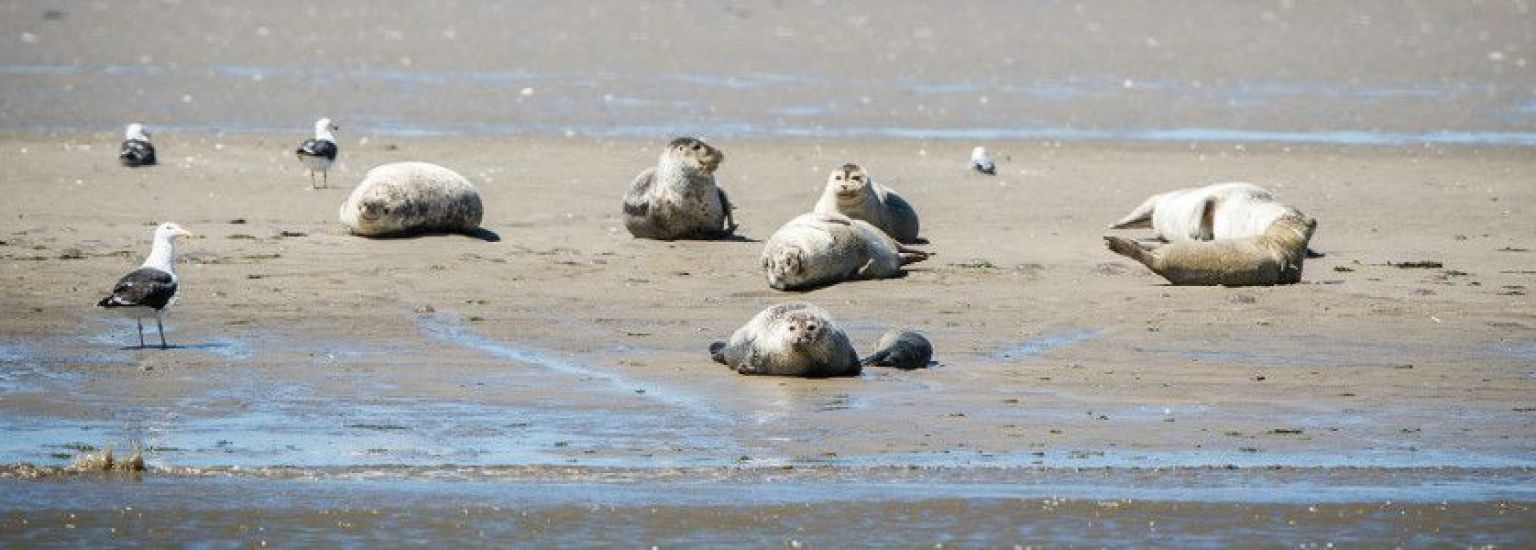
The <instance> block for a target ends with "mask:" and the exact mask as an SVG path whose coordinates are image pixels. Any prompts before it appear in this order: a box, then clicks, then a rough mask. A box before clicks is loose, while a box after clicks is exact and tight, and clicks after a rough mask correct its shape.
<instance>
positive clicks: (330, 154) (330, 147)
mask: <svg viewBox="0 0 1536 550" xmlns="http://www.w3.org/2000/svg"><path fill="white" fill-rule="evenodd" d="M336 150H337V149H336V142H333V141H329V140H324V139H307V140H304V143H301V144H299V149H298V150H297V151H295V152H296V153H298V154H299V155H302V156H306V157H325V158H327V159H330V160H336Z"/></svg>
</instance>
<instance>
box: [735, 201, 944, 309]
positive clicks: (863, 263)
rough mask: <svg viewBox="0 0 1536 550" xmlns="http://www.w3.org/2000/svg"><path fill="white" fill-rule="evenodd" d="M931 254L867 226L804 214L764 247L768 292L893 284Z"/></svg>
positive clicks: (834, 216) (835, 216) (835, 217)
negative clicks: (846, 283)
mask: <svg viewBox="0 0 1536 550" xmlns="http://www.w3.org/2000/svg"><path fill="white" fill-rule="evenodd" d="M928 256H929V254H928V253H927V252H923V251H921V250H917V249H914V248H908V247H906V246H903V245H902V244H901V243H898V242H896V241H895V240H894V239H892V238H891V237H890V236H889V235H886V234H885V232H883V231H880V230H879V229H876V228H875V226H873V225H870V224H869V223H867V222H864V221H862V220H855V219H852V218H849V217H848V216H844V215H842V214H835V213H817V212H811V213H808V214H801V215H800V216H798V217H796V218H795V219H793V220H790V221H789V223H786V224H784V226H783V227H780V228H779V230H778V231H775V232H774V233H773V236H772V237H769V238H768V243H767V244H765V245H763V256H762V265H763V272H764V274H766V275H767V277H768V286H770V287H773V288H776V289H779V290H794V289H804V288H812V287H817V286H823V285H829V284H832V283H837V282H840V281H846V280H853V279H889V278H893V277H900V276H901V275H903V274H904V273H905V272H904V271H903V270H902V266H905V265H907V264H911V263H915V262H920V261H923V260H926V259H928Z"/></svg>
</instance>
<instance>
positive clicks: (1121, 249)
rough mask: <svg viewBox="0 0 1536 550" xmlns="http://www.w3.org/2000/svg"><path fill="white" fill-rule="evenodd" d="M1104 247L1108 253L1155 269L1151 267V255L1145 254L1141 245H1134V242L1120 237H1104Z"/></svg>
mask: <svg viewBox="0 0 1536 550" xmlns="http://www.w3.org/2000/svg"><path fill="white" fill-rule="evenodd" d="M1104 246H1107V247H1109V249H1110V251H1112V252H1114V253H1116V254H1119V255H1121V256H1125V257H1127V258H1130V259H1132V260H1136V261H1138V262H1141V263H1142V265H1145V266H1147V267H1151V268H1153V269H1156V268H1155V267H1153V265H1152V263H1153V262H1154V261H1155V258H1153V256H1152V253H1150V252H1147V250H1146V249H1145V248H1142V247H1141V245H1138V244H1136V242H1135V241H1132V240H1130V239H1124V238H1120V237H1108V236H1106V237H1104Z"/></svg>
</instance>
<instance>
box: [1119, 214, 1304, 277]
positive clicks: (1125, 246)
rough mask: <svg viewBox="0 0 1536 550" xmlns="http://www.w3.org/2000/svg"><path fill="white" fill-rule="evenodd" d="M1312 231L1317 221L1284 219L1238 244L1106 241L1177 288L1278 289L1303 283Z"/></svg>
mask: <svg viewBox="0 0 1536 550" xmlns="http://www.w3.org/2000/svg"><path fill="white" fill-rule="evenodd" d="M1213 208H1214V205H1211V204H1209V203H1208V204H1207V206H1206V208H1205V214H1204V215H1203V217H1204V218H1205V219H1206V220H1207V222H1206V224H1204V225H1206V226H1207V227H1206V229H1204V231H1209V227H1208V226H1209V220H1210V218H1211V213H1210V211H1211V210H1212V209H1213ZM1316 229H1317V221H1316V220H1313V219H1311V218H1308V217H1306V216H1302V215H1300V214H1286V215H1284V216H1280V217H1279V218H1277V219H1276V220H1275V221H1274V222H1273V223H1271V224H1270V225H1269V227H1268V229H1266V230H1265V231H1264V233H1263V234H1260V235H1257V236H1253V237H1244V238H1240V239H1216V240H1211V241H1184V242H1176V243H1170V244H1166V245H1163V246H1159V247H1157V248H1154V249H1151V250H1148V249H1145V248H1142V246H1141V245H1139V244H1137V243H1135V242H1133V241H1131V240H1130V239H1123V238H1120V237H1104V240H1105V245H1106V246H1108V247H1109V249H1110V250H1112V251H1114V252H1115V253H1117V254H1120V255H1123V256H1126V257H1128V258H1131V259H1133V260H1136V261H1138V262H1141V263H1142V264H1143V265H1146V266H1147V267H1148V268H1150V269H1151V270H1152V271H1153V272H1155V273H1157V274H1158V275H1162V276H1163V278H1165V279H1168V282H1170V283H1173V284H1175V285H1223V286H1250V285H1276V284H1291V283H1295V282H1299V281H1301V264H1302V260H1304V259H1305V258H1306V251H1307V242H1308V241H1310V240H1311V239H1312V232H1313V231H1315V230H1316Z"/></svg>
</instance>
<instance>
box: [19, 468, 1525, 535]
mask: <svg viewBox="0 0 1536 550" xmlns="http://www.w3.org/2000/svg"><path fill="white" fill-rule="evenodd" d="M994 474H996V473H994ZM1194 474H1199V475H1198V477H1196V478H1195V479H1199V480H1200V481H1198V482H1194V483H1193V485H1191V482H1190V479H1191V476H1192V475H1194ZM1418 475H1419V474H1418V473H1413V472H1409V473H1405V474H1404V475H1402V476H1400V477H1406V478H1418ZM882 476H891V474H890V473H889V472H885V473H880V472H874V473H866V474H864V475H863V476H862V477H866V478H868V477H882ZM1530 476H1531V474H1530V473H1529V472H1528V471H1525V472H1515V473H1500V472H1468V473H1467V475H1465V476H1459V477H1460V479H1455V480H1448V479H1447V476H1446V475H1444V474H1443V473H1442V474H1435V475H1433V476H1432V477H1431V479H1433V480H1434V481H1432V482H1429V483H1427V484H1425V485H1420V486H1418V488H1417V489H1408V490H1404V487H1405V486H1408V487H1411V486H1413V484H1414V483H1415V481H1406V482H1404V481H1397V482H1394V483H1393V484H1392V485H1391V486H1388V487H1383V486H1380V485H1378V484H1377V483H1375V482H1373V481H1372V480H1373V479H1378V480H1379V479H1381V478H1380V477H1379V476H1378V475H1377V474H1375V473H1373V472H1371V471H1369V470H1358V471H1354V472H1353V473H1351V474H1347V475H1336V474H1322V475H1319V474H1318V473H1317V472H1308V471H1299V472H1295V471H1293V472H1274V473H1270V474H1259V475H1256V476H1255V475H1230V474H1224V473H1222V472H1204V473H1200V472H1178V471H1168V472H1129V473H1114V472H1104V473H1099V472H1089V473H1075V472H1072V471H1063V472H1051V471H1048V470H1042V471H1036V472H1026V473H1022V474H1013V475H1008V474H1003V477H1009V478H1011V479H1008V481H1006V482H1001V483H999V482H998V481H996V480H993V481H987V480H985V479H971V480H954V479H946V478H945V477H944V476H943V475H939V476H935V477H936V478H937V479H927V480H925V479H922V476H911V475H908V476H907V477H905V478H903V477H902V476H901V475H895V476H891V477H893V479H885V480H882V481H881V482H878V483H870V482H867V481H864V482H860V481H840V480H838V479H817V476H815V475H811V476H805V478H803V479H798V480H797V479H794V478H793V477H790V478H788V479H783V477H784V476H778V477H780V478H781V479H771V480H768V479H765V478H772V477H774V476H759V475H756V474H750V473H749V474H747V475H744V476H741V477H743V478H745V479H737V478H734V477H727V478H725V479H716V480H708V479H694V480H681V481H679V480H671V481H665V480H662V481H655V480H653V481H644V480H643V479H631V480H629V481H620V482H597V483H594V482H590V481H568V482H539V483H528V482H519V481H511V480H508V481H486V480H480V481H474V480H462V481H416V480H399V479H395V480H389V481H385V480H358V479H350V480H349V479H333V480H329V481H326V482H325V483H316V482H314V481H313V480H309V481H304V480H282V479H262V478H251V477H243V476H235V477H230V476H215V477H181V476H170V477H166V476H152V477H147V478H145V479H144V480H143V481H126V480H111V479H102V480H92V479H74V480H54V481H43V482H17V481H9V480H7V481H0V486H3V489H4V490H3V491H0V495H3V496H0V538H3V539H5V540H8V541H12V542H15V543H22V544H35V543H43V542H47V543H49V544H58V543H69V542H85V541H98V542H99V541H107V540H110V541H112V542H114V543H120V544H133V543H146V542H154V541H165V540H198V541H201V542H202V543H205V544H216V545H222V544H283V543H288V544H367V543H381V542H382V543H388V544H401V543H409V542H413V541H414V542H427V541H432V542H435V543H442V542H457V543H465V542H477V543H478V542H489V541H498V542H499V543H502V544H505V543H507V542H513V541H523V542H532V541H539V542H540V543H542V544H558V545H564V544H583V545H587V544H593V543H613V544H626V545H635V544H687V545H718V544H740V543H743V542H747V543H752V544H756V545H786V544H788V545H794V544H796V543H809V544H834V543H835V542H836V541H842V540H847V538H848V536H849V534H850V533H853V532H857V533H859V535H858V540H860V541H861V542H863V543H867V544H884V545H907V544H918V543H920V544H933V543H945V544H964V545H999V544H1013V543H1029V542H1031V541H1041V542H1043V541H1050V542H1051V543H1052V544H1074V545H1077V544H1081V545H1123V544H1145V543H1147V542H1154V543H1162V544H1169V545H1176V546H1189V545H1201V546H1206V545H1229V544H1234V543H1239V542H1244V541H1253V540H1270V541H1287V542H1291V543H1317V544H1324V543H1331V544H1351V545H1358V544H1367V545H1379V544H1407V545H1425V544H1494V545H1519V544H1521V543H1522V541H1526V540H1529V537H1531V536H1532V535H1533V534H1536V531H1533V530H1536V525H1532V524H1531V522H1530V521H1529V517H1530V514H1531V513H1532V510H1531V508H1530V507H1529V506H1528V505H1526V504H1519V503H1514V502H1508V501H1506V500H1505V499H1512V500H1516V501H1521V500H1524V501H1528V500H1530V499H1531V498H1532V497H1533V495H1532V494H1531V493H1530V489H1529V488H1530V487H1531V486H1532V483H1531V482H1532V481H1533V480H1532V479H1530ZM754 478H755V480H754ZM1495 481H1503V482H1505V483H1504V484H1503V486H1502V488H1500V489H1499V490H1497V492H1496V494H1497V495H1498V496H1493V495H1492V494H1490V493H1488V492H1486V491H1483V490H1475V489H1474V491H1473V493H1474V494H1476V495H1477V498H1473V499H1464V498H1463V495H1464V494H1465V493H1464V491H1465V489H1467V488H1468V487H1477V486H1484V485H1487V484H1489V483H1490V482H1495ZM1489 497H1492V498H1489ZM37 503H49V504H47V505H43V506H38V505H37ZM1218 526H1219V527H1218Z"/></svg>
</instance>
